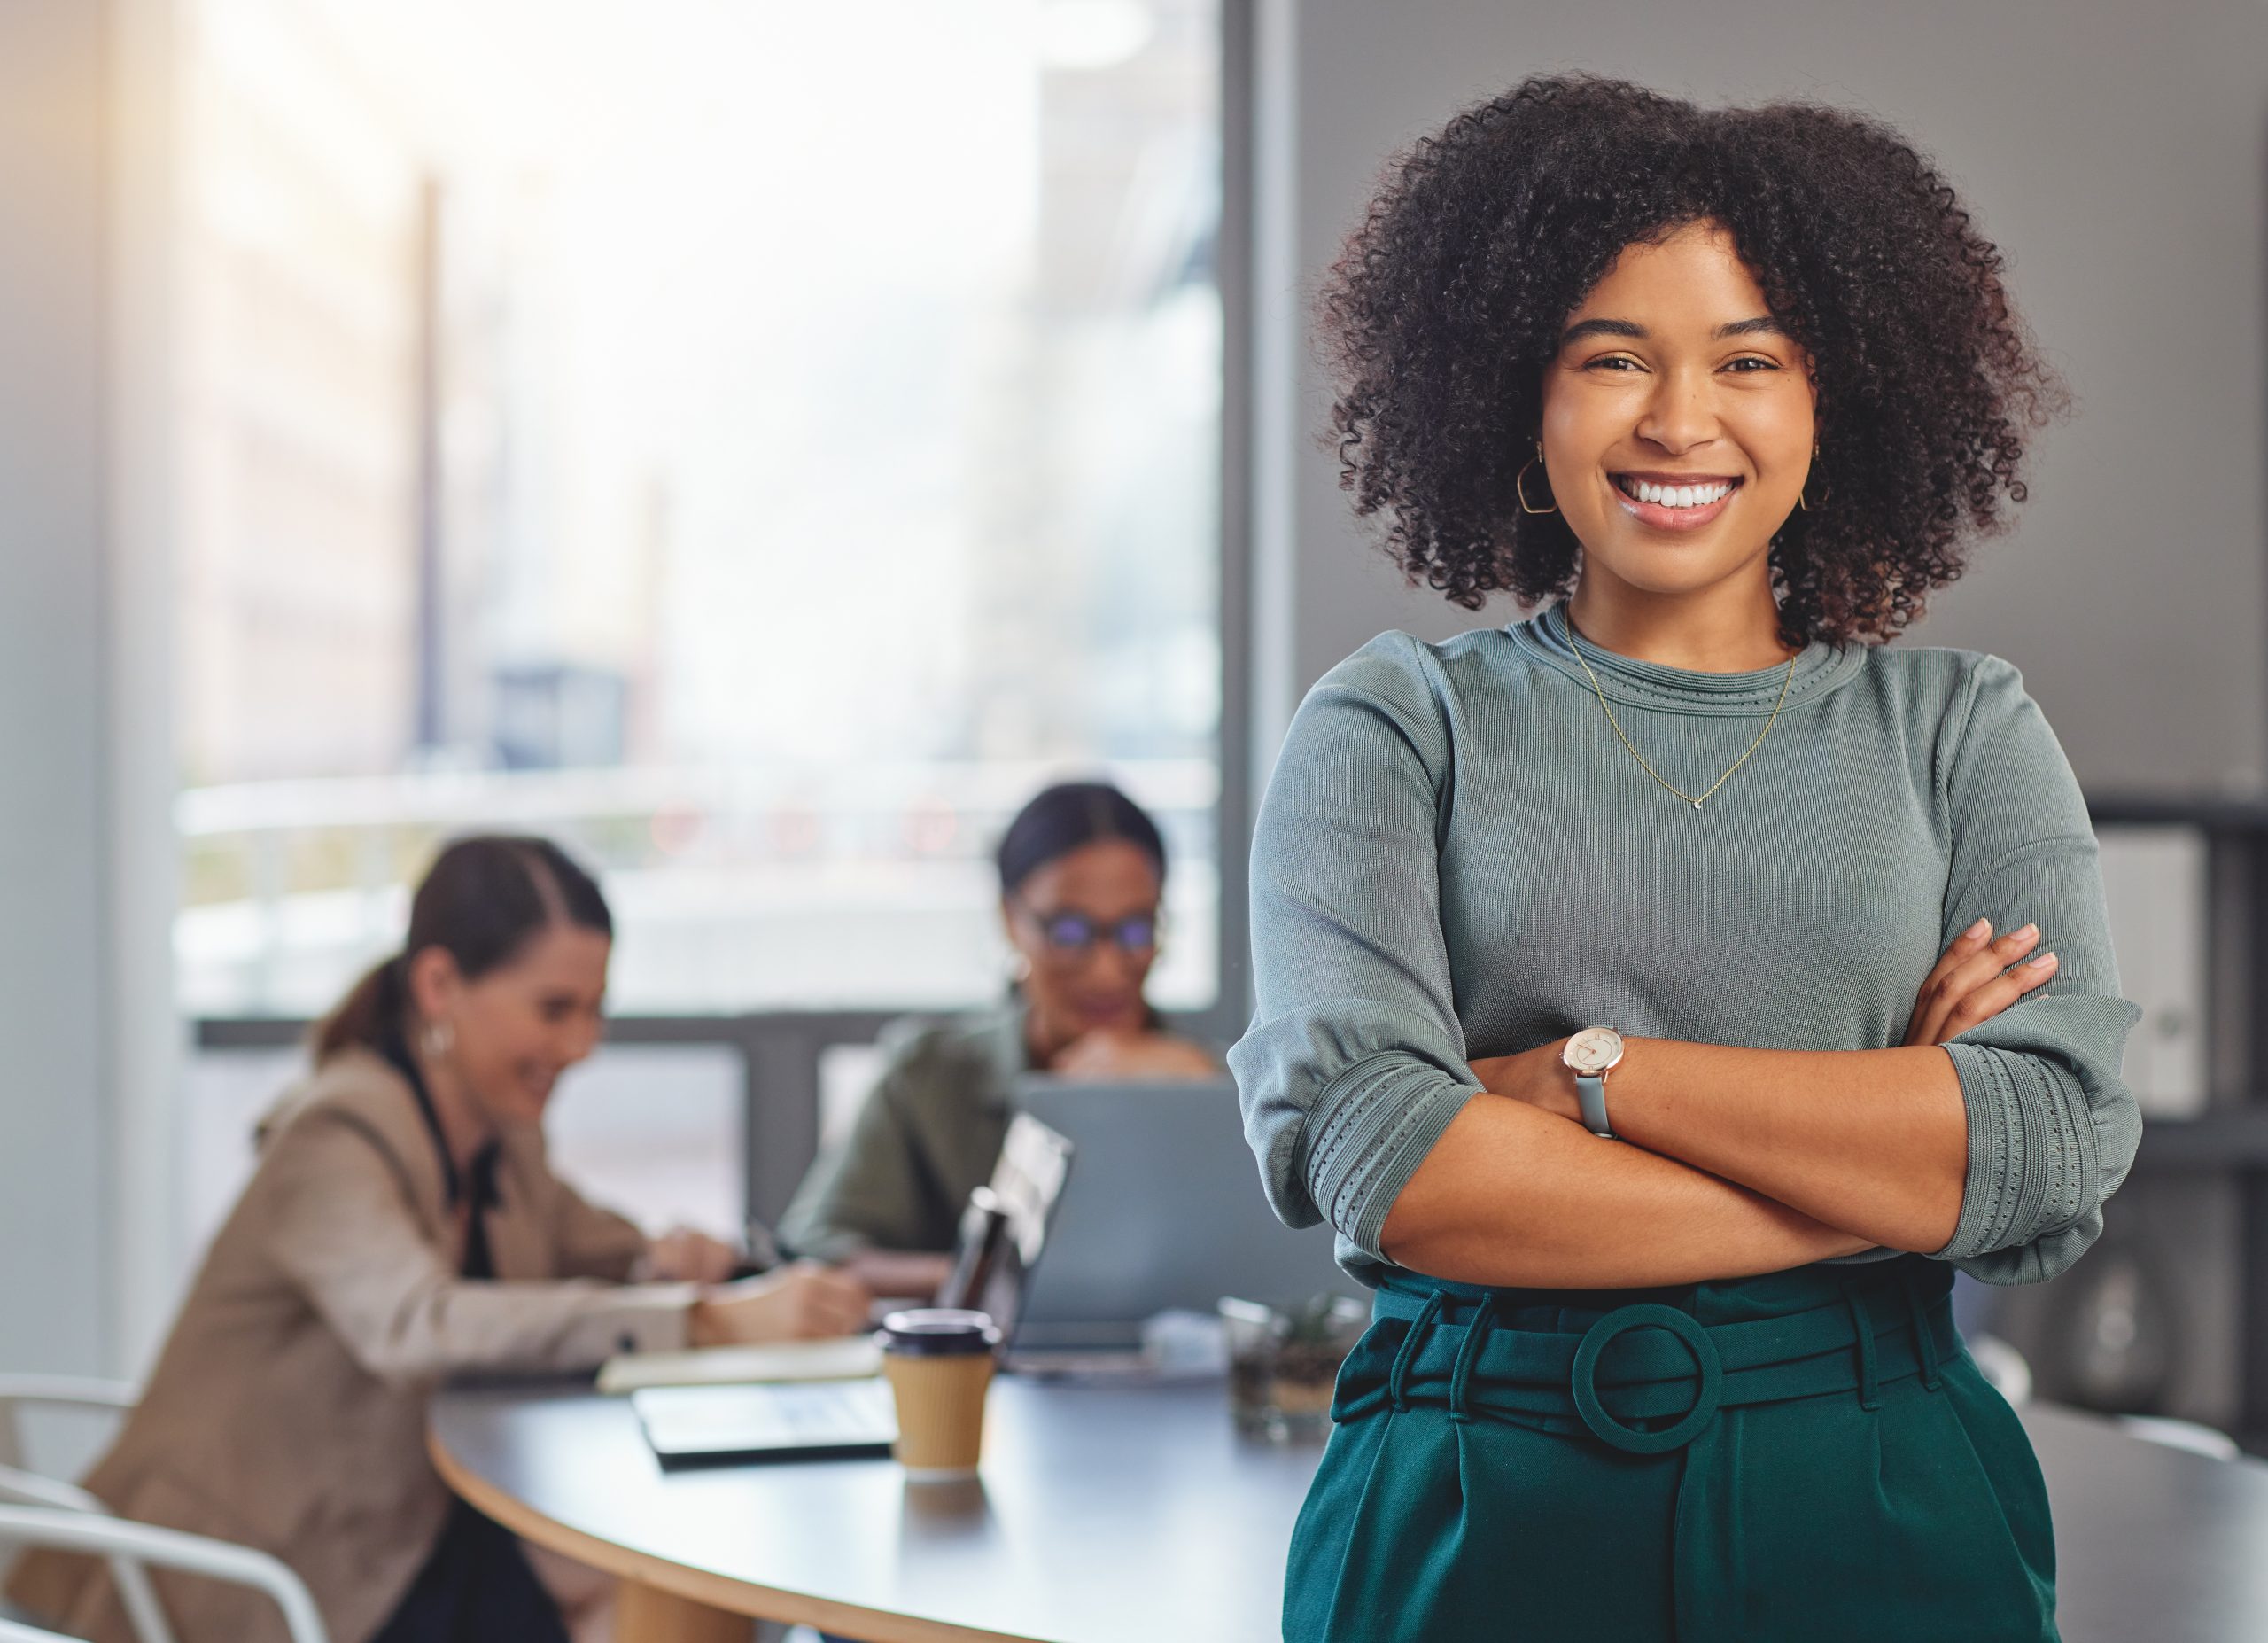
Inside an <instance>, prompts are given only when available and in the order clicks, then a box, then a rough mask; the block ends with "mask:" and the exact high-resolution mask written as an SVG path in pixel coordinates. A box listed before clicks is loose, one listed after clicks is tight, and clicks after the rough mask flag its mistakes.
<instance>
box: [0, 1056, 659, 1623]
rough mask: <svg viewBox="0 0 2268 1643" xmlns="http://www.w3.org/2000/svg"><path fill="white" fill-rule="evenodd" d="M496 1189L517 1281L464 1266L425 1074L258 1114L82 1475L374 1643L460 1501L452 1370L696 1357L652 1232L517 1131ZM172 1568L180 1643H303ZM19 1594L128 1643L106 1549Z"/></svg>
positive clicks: (263, 1608) (171, 1598) (372, 1061)
mask: <svg viewBox="0 0 2268 1643" xmlns="http://www.w3.org/2000/svg"><path fill="white" fill-rule="evenodd" d="M497 1184H498V1187H499V1189H500V1192H501V1202H500V1203H498V1204H497V1205H496V1206H495V1207H494V1208H493V1209H492V1210H491V1211H489V1214H488V1222H487V1225H488V1237H489V1247H490V1250H491V1253H492V1255H493V1259H494V1262H495V1267H496V1272H497V1278H496V1280H495V1281H471V1280H468V1279H464V1278H460V1277H459V1276H458V1275H457V1270H458V1267H459V1266H460V1265H461V1264H462V1247H461V1244H460V1239H459V1234H458V1230H457V1226H456V1219H457V1218H456V1217H454V1215H453V1214H452V1213H451V1212H450V1210H449V1207H448V1205H447V1203H446V1202H445V1201H444V1190H445V1189H444V1187H443V1184H442V1176H441V1166H440V1160H439V1156H438V1155H437V1154H436V1152H435V1149H434V1143H433V1141H432V1137H431V1132H430V1131H429V1130H428V1129H427V1128H426V1127H425V1124H424V1120H423V1118H422V1117H420V1115H419V1113H418V1110H417V1107H416V1101H415V1098H414V1097H413V1096H412V1095H411V1094H410V1089H409V1086H408V1082H407V1081H406V1080H405V1079H404V1078H402V1077H401V1076H400V1073H398V1072H396V1071H394V1069H393V1068H392V1066H390V1065H388V1064H387V1063H386V1062H385V1061H384V1060H383V1059H382V1058H381V1057H379V1056H377V1055H372V1054H369V1053H367V1052H363V1051H359V1050H357V1051H353V1052H349V1053H347V1054H346V1055H338V1056H336V1057H334V1058H333V1059H332V1060H330V1061H329V1062H327V1063H324V1064H323V1066H322V1067H321V1068H320V1069H318V1070H317V1071H316V1072H315V1076H314V1077H313V1078H311V1079H309V1080H308V1081H307V1083H306V1084H304V1085H302V1086H299V1087H298V1088H296V1089H294V1090H293V1091H291V1093H290V1094H287V1095H286V1096H285V1097H284V1099H283V1102H281V1103H279V1105H278V1106H277V1107H276V1110H275V1111H274V1112H272V1113H271V1114H270V1115H269V1117H268V1119H267V1120H266V1121H265V1122H264V1123H263V1124H262V1125H261V1130H260V1163H259V1166H258V1168H257V1170H256V1171H255V1172H254V1173H253V1175H252V1181H251V1184H250V1185H249V1186H247V1187H245V1193H244V1196H243V1197H242V1198H240V1199H239V1200H237V1205H236V1208H235V1209H234V1210H233V1211H231V1212H230V1213H229V1219H228V1220H227V1222H226V1223H225V1224H224V1225H223V1226H221V1231H220V1233H219V1234H218V1235H217V1236H216V1237H215V1238H214V1241H213V1246H212V1248H211V1250H209V1251H208V1252H207V1253H206V1258H205V1264H204V1265H203V1267H202V1269H201V1270H200V1271H199V1272H198V1274H197V1279H196V1281H195V1282H194V1284H192V1285H191V1287H190V1292H189V1298H188V1299H187V1301H185V1302H184V1303H183V1306H182V1310H181V1315H180V1316H179V1317H178V1318H176V1319H175V1321H174V1327H173V1333H172V1334H171V1335H169V1336H168V1337H167V1342H166V1345H165V1350H164V1351H163V1352H162V1353H161V1354H160V1355H159V1359H158V1364H157V1367H156V1369H155V1370H154V1371H153V1372H152V1373H151V1377H150V1381H149V1385H148V1387H147V1389H146V1390H144V1394H143V1398H142V1403H141V1406H140V1407H139V1408H138V1409H136V1411H135V1413H134V1414H133V1415H132V1417H131V1418H130V1419H128V1421H127V1423H126V1426H125V1428H124V1429H123V1430H122V1431H121V1432H120V1434H119V1437H118V1441H117V1443H116V1444H113V1447H112V1448H111V1450H110V1452H109V1453H108V1454H106V1455H105V1457H104V1458H103V1459H102V1460H101V1461H100V1462H99V1463H97V1466H96V1467H95V1468H94V1470H93V1471H92V1472H91V1473H89V1475H88V1476H87V1478H86V1479H85V1483H86V1486H87V1487H88V1488H89V1490H91V1491H93V1492H94V1493H95V1494H96V1495H97V1496H99V1497H100V1498H101V1499H103V1500H105V1501H106V1502H107V1503H109V1505H110V1506H111V1507H112V1508H113V1510H115V1511H117V1512H119V1513H120V1514H122V1515H125V1516H127V1517H130V1518H134V1519H136V1520H138V1521H140V1522H145V1523H158V1524H162V1525H164V1526H166V1527H167V1528H172V1529H183V1530H191V1531H193V1532H195V1533H198V1534H204V1535H214V1536H218V1537H220V1538H222V1539H227V1540H234V1541H238V1542H241V1543H242V1544H244V1545H246V1546H258V1547H260V1549H261V1550H263V1551H266V1552H270V1553H275V1554H276V1556H277V1557H279V1558H281V1559H282V1560H283V1561H284V1562H286V1563H288V1564H290V1565H291V1568H292V1569H295V1570H297V1571H298V1573H299V1577H301V1578H302V1579H304V1580H305V1581H306V1582H307V1586H308V1588H309V1590H310V1591H312V1592H313V1593H314V1594H315V1603H316V1605H317V1607H318V1608H321V1609H322V1616H323V1620H324V1622H325V1624H327V1625H328V1626H329V1627H330V1635H331V1638H332V1639H333V1643H365V1639H368V1638H369V1636H370V1635H371V1634H372V1633H373V1632H375V1631H377V1628H378V1627H379V1625H380V1624H383V1623H384V1620H385V1618H386V1617H387V1616H388V1615H390V1614H391V1613H392V1610H393V1608H394V1606H395V1605H396V1604H397V1603H398V1602H399V1601H400V1598H401V1595H402V1593H403V1592H406V1591H407V1590H408V1585H409V1583H410V1579H411V1577H413V1576H414V1575H415V1574H416V1571H417V1569H418V1568H419V1567H420V1566H421V1565H422V1564H423V1562H424V1561H425V1557H426V1554H427V1553H428V1551H429V1550H430V1549H431V1546H432V1545H433V1543H434V1541H435V1539H436V1538H437V1537H438V1536H439V1532H440V1530H441V1526H442V1522H443V1519H444V1518H445V1516H446V1515H447V1508H448V1494H447V1490H446V1489H445V1488H444V1486H443V1485H442V1483H441V1481H440V1479H439V1476H437V1475H436V1474H435V1472H434V1470H433V1468H432V1464H431V1461H429V1460H427V1458H426V1453H425V1413H426V1403H427V1400H428V1398H430V1397H431V1395H432V1392H433V1391H434V1390H435V1388H436V1387H438V1386H439V1384H440V1383H441V1382H442V1381H443V1380H444V1379H446V1378H447V1377H448V1376H450V1375H453V1374H460V1373H463V1372H470V1371H490V1372H494V1371H514V1370H518V1371H543V1370H578V1369H588V1368H591V1367H594V1366H595V1365H597V1364H598V1363H599V1362H600V1361H601V1360H602V1359H605V1358H606V1357H608V1356H609V1355H610V1354H611V1353H613V1352H615V1351H618V1350H621V1349H624V1348H634V1349H636V1350H639V1351H668V1350H671V1349H673V1348H676V1347H680V1346H682V1345H683V1344H684V1343H685V1320H686V1312H687V1306H688V1305H689V1304H690V1303H691V1301H692V1299H693V1293H694V1292H693V1290H692V1289H691V1288H690V1287H689V1286H686V1285H677V1284H641V1285H634V1286H625V1283H624V1282H623V1281H624V1280H625V1279H626V1278H627V1277H628V1276H629V1274H630V1272H631V1269H632V1267H633V1264H634V1263H635V1262H637V1261H638V1259H639V1258H640V1257H641V1255H642V1254H643V1253H644V1250H645V1246H646V1241H645V1238H644V1236H643V1234H641V1233H640V1231H639V1230H638V1228H637V1227H636V1226H633V1224H632V1223H631V1222H629V1221H627V1220H625V1219H623V1218H622V1217H620V1216H618V1215H614V1214H610V1213H609V1212H608V1211H604V1210H600V1209H596V1208H594V1207H593V1206H592V1205H590V1204H588V1203H585V1202H584V1201H583V1200H582V1199H581V1198H580V1197H578V1196H577V1195H576V1194H575V1193H574V1192H573V1190H572V1189H571V1188H570V1187H567V1186H566V1185H565V1184H564V1183H563V1182H562V1181H561V1180H559V1178H558V1177H556V1176H555V1175H554V1174H552V1172H551V1170H550V1166H549V1165H548V1163H547V1162H546V1160H545V1156H544V1149H543V1137H542V1135H541V1134H540V1133H538V1132H537V1131H535V1130H533V1129H532V1128H531V1129H526V1130H523V1131H518V1132H516V1133H511V1134H509V1135H507V1136H506V1137H504V1140H503V1149H502V1156H501V1161H500V1164H499V1167H498V1170H497ZM157 1578H158V1583H159V1591H160V1592H161V1593H162V1595H163V1597H164V1600H165V1602H166V1606H167V1609H168V1611H169V1612H170V1613H171V1615H172V1616H173V1618H174V1621H175V1625H176V1627H177V1629H178V1631H179V1633H180V1636H181V1639H182V1643H239V1640H241V1643H266V1640H267V1639H282V1638H283V1626H282V1624H281V1622H280V1620H279V1619H278V1618H277V1616H276V1611H275V1608H274V1607H273V1606H272V1605H271V1604H269V1603H268V1601H267V1600H265V1599H264V1598H260V1597H259V1596H257V1595H256V1594H252V1593H249V1592H241V1591H238V1590H237V1589H235V1588H231V1587H224V1586H221V1585H215V1584H214V1583H212V1582H210V1581H205V1580H199V1579H196V1578H194V1577H177V1576H167V1575H160V1576H159V1577H157ZM9 1592H10V1595H11V1596H12V1597H13V1598H14V1599H15V1600H17V1601H18V1602H19V1603H21V1604H23V1605H25V1606H26V1607H27V1608H30V1609H32V1610H34V1611H35V1613H37V1614H39V1615H42V1616H46V1617H48V1619H49V1620H50V1622H54V1623H60V1624H61V1627H62V1629H63V1630H64V1631H67V1632H70V1633H71V1634H72V1635H73V1636H74V1637H85V1638H92V1639H97V1640H98V1643H110V1640H111V1639H120V1643H124V1640H125V1639H128V1638H129V1636H130V1633H129V1632H128V1629H127V1627H126V1623H125V1617H124V1616H123V1614H122V1613H121V1611H120V1608H119V1607H118V1603H117V1600H116V1597H115V1595H114V1594H113V1592H112V1590H111V1585H110V1581H109V1579H108V1577H107V1576H106V1575H105V1573H104V1572H103V1570H102V1569H101V1568H100V1566H99V1565H97V1564H94V1563H92V1562H90V1561H88V1560H85V1559H82V1558H72V1557H66V1556H62V1555H59V1554H55V1553H35V1554H34V1555H32V1556H30V1557H27V1559H26V1560H25V1561H24V1562H23V1563H22V1564H21V1565H20V1566H19V1569H18V1570H17V1573H16V1576H15V1577H14V1578H13V1579H12V1581H11V1582H10V1583H9Z"/></svg>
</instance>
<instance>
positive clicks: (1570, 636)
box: [1567, 622, 1803, 810]
mask: <svg viewBox="0 0 2268 1643" xmlns="http://www.w3.org/2000/svg"><path fill="white" fill-rule="evenodd" d="M1574 635H1575V625H1574V624H1573V622H1570V623H1568V624H1567V648H1568V649H1569V650H1573V652H1574V653H1575V659H1576V660H1577V661H1579V662H1582V664H1583V672H1584V674H1586V675H1588V677H1589V679H1590V681H1591V691H1592V694H1594V695H1595V696H1596V697H1598V705H1600V706H1601V707H1604V708H1606V722H1607V723H1609V724H1611V725H1612V726H1613V727H1614V734H1615V735H1617V736H1622V745H1623V746H1625V747H1628V748H1630V757H1631V758H1633V759H1636V760H1637V761H1638V767H1639V768H1640V769H1641V770H1643V771H1644V772H1645V773H1646V774H1647V775H1650V776H1651V777H1653V778H1654V780H1655V781H1657V782H1661V784H1662V785H1663V786H1664V787H1668V788H1669V790H1670V791H1671V792H1673V793H1676V794H1677V796H1678V797H1679V798H1682V799H1683V800H1684V801H1685V802H1686V803H1687V804H1689V805H1690V806H1693V807H1694V808H1695V809H1696V810H1698V809H1700V808H1701V806H1702V803H1703V801H1704V800H1706V799H1711V798H1715V797H1716V795H1717V790H1718V789H1719V788H1720V787H1722V786H1723V785H1724V784H1725V783H1728V782H1729V781H1731V780H1732V779H1733V770H1737V769H1739V768H1740V767H1742V766H1743V765H1744V764H1746V763H1747V762H1748V753H1752V752H1754V751H1756V750H1757V749H1758V748H1759V747H1761V746H1763V745H1764V738H1765V737H1766V736H1770V735H1771V734H1772V726H1773V724H1774V722H1775V720H1778V718H1779V717H1780V710H1781V709H1782V708H1783V707H1785V706H1786V705H1788V687H1789V686H1790V685H1791V684H1793V683H1795V681H1796V662H1797V659H1798V658H1799V657H1801V656H1802V655H1803V652H1802V651H1800V650H1798V651H1797V652H1796V654H1795V655H1794V656H1791V657H1790V658H1788V674H1787V677H1786V678H1784V679H1783V680H1781V681H1780V699H1779V700H1778V701H1776V702H1775V703H1774V704H1773V705H1772V717H1771V718H1770V719H1767V720H1765V721H1764V728H1762V729H1761V730H1759V731H1758V732H1757V733H1756V740H1754V741H1753V742H1751V743H1750V744H1748V753H1743V754H1742V755H1741V756H1740V757H1739V758H1738V759H1734V760H1733V770H1728V771H1726V772H1725V774H1724V775H1720V776H1719V777H1718V778H1717V779H1716V780H1715V781H1714V782H1713V783H1710V784H1709V790H1708V791H1707V792H1705V793H1704V794H1702V795H1701V797H1700V798H1694V797H1693V795H1692V794H1690V793H1687V792H1682V791H1680V790H1678V789H1677V788H1674V787H1670V784H1669V783H1667V782H1665V781H1663V780H1662V773H1661V772H1660V771H1658V770H1657V769H1655V768H1654V767H1652V766H1651V765H1650V764H1648V763H1647V762H1646V756H1645V755H1644V754H1643V753H1642V752H1640V751H1638V750H1637V749H1636V748H1635V747H1631V745H1630V738H1629V737H1628V736H1623V734H1622V721H1621V720H1619V719H1617V718H1616V717H1615V716H1614V710H1613V709H1612V708H1611V707H1607V706H1606V692H1605V691H1604V690H1602V689H1599V685H1598V675H1597V674H1594V673H1592V672H1591V665H1590V663H1589V662H1588V661H1585V660H1584V658H1583V650H1582V647H1581V645H1579V644H1577V643H1576V642H1575V636H1574Z"/></svg>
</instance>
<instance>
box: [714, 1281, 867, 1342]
mask: <svg viewBox="0 0 2268 1643" xmlns="http://www.w3.org/2000/svg"><path fill="white" fill-rule="evenodd" d="M873 1304H874V1301H873V1297H872V1296H869V1295H868V1294H867V1293H866V1285H864V1284H862V1283H860V1282H859V1281H858V1280H857V1279H856V1278H853V1277H850V1275H848V1274H847V1273H839V1272H836V1271H835V1269H834V1268H833V1267H831V1266H821V1265H819V1264H818V1263H817V1262H815V1261H797V1262H796V1263H795V1264H794V1265H788V1266H783V1267H781V1269H780V1270H779V1271H777V1272H772V1273H765V1274H764V1276H763V1277H761V1278H745V1279H742V1281H740V1282H738V1283H727V1284H719V1285H718V1286H717V1287H716V1288H714V1289H711V1290H709V1291H708V1292H707V1293H706V1294H705V1295H703V1296H702V1297H701V1298H700V1299H699V1300H698V1301H695V1303H694V1304H693V1315H692V1317H691V1319H690V1320H688V1321H687V1326H686V1339H687V1341H688V1342H689V1343H691V1344H693V1345H695V1346H730V1345H739V1344H742V1343H747V1342H753V1341H807V1340H815V1339H819V1338H823V1337H825V1336H828V1335H857V1334H858V1333H860V1332H861V1331H862V1330H864V1329H865V1328H866V1314H867V1312H868V1309H869V1308H871V1307H872V1305H873Z"/></svg>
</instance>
